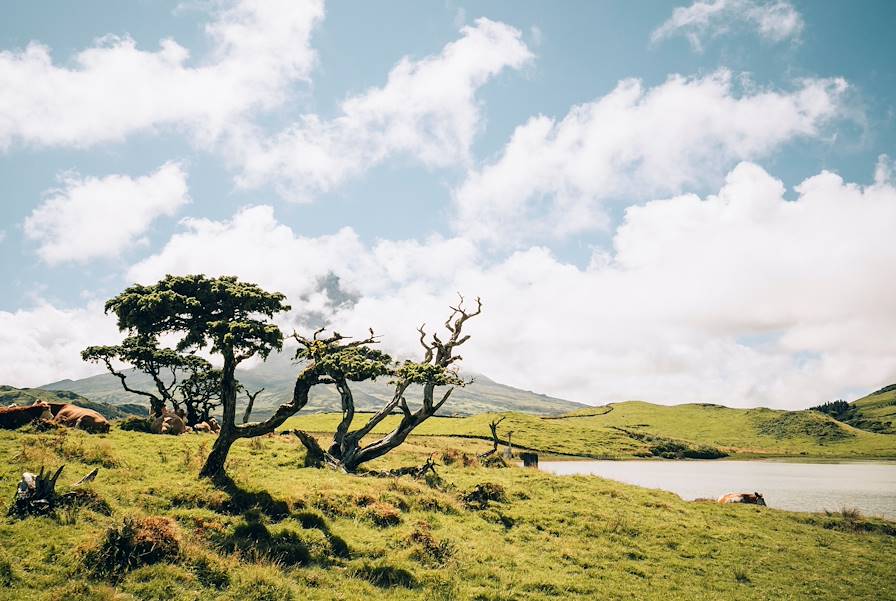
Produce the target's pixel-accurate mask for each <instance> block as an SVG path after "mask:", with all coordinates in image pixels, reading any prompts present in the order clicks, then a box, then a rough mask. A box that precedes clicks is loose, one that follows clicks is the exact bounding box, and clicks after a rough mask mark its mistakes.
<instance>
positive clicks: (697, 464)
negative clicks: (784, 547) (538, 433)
mask: <svg viewBox="0 0 896 601" xmlns="http://www.w3.org/2000/svg"><path fill="white" fill-rule="evenodd" d="M540 467H541V469H543V470H545V471H548V472H551V473H554V474H561V475H572V474H592V475H595V476H601V477H603V478H609V479H612V480H618V481H620V482H627V483H628V484H636V485H638V486H644V487H647V488H661V489H663V490H668V491H672V492H674V493H676V494H678V495H679V496H680V497H682V498H684V499H688V500H691V499H697V498H712V499H715V498H718V497H720V496H722V495H724V494H727V493H730V492H754V491H758V492H760V493H762V494H763V496H764V497H765V502H766V503H767V504H768V506H769V507H776V508H778V509H787V510H790V511H824V510H825V509H829V510H839V509H841V508H843V507H849V508H853V507H854V508H856V509H858V510H859V511H861V512H862V513H863V514H865V515H870V516H881V517H886V518H889V519H891V520H896V463H883V462H881V463H879V462H870V461H867V462H865V461H862V462H859V461H856V462H842V463H790V462H784V461H769V460H764V461H543V462H541V465H540Z"/></svg>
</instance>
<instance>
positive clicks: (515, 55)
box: [230, 18, 532, 201]
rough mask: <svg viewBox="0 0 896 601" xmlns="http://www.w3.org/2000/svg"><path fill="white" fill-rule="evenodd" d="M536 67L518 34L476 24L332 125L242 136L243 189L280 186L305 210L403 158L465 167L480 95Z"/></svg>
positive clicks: (396, 71) (311, 120) (237, 156)
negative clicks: (312, 199)
mask: <svg viewBox="0 0 896 601" xmlns="http://www.w3.org/2000/svg"><path fill="white" fill-rule="evenodd" d="M531 59H532V54H531V52H530V51H529V49H528V48H527V47H526V45H525V44H524V43H523V42H522V40H521V37H520V32H519V31H518V30H516V29H514V28H512V27H510V26H508V25H505V24H503V23H499V22H495V21H490V20H488V19H485V18H480V19H477V20H476V22H475V24H474V25H470V26H464V27H463V28H461V37H460V38H459V39H457V40H456V41H453V42H451V43H449V44H447V45H446V46H445V47H444V48H443V49H442V51H441V52H440V53H439V54H437V55H434V56H429V57H426V58H423V59H420V60H412V59H411V58H409V57H404V58H402V59H401V60H400V61H399V62H398V64H397V65H396V66H395V67H394V68H393V69H392V70H391V71H390V73H389V76H388V78H387V80H386V83H385V85H383V86H382V87H376V88H371V89H369V90H367V91H365V92H363V93H361V94H358V95H355V96H351V97H349V98H347V99H346V100H345V101H344V102H342V104H341V106H340V112H341V114H340V115H339V116H337V117H335V118H333V119H323V118H321V117H320V116H318V115H315V114H308V115H304V116H303V117H302V119H301V120H300V121H298V122H296V123H294V124H293V125H291V126H290V127H289V128H287V129H286V130H285V131H283V132H281V133H279V134H277V135H276V136H273V137H269V138H266V137H264V136H263V134H260V133H259V132H258V131H256V130H254V129H252V128H243V129H242V130H241V131H235V132H234V135H233V138H232V139H231V144H230V145H231V153H232V155H233V159H234V161H235V162H236V163H237V164H238V165H240V167H241V169H242V174H241V176H240V177H239V179H238V182H239V183H240V184H241V185H242V186H245V187H253V186H258V185H261V184H264V183H268V182H271V181H273V182H275V183H276V184H277V186H278V189H279V190H280V192H281V193H282V194H283V195H284V196H286V197H288V198H291V199H294V200H300V201H301V200H307V199H308V198H309V195H310V194H311V193H313V192H315V191H326V190H329V189H331V188H333V187H334V186H336V185H338V184H339V183H341V182H342V181H344V180H345V179H346V178H348V177H350V176H352V175H354V174H357V173H359V172H362V171H364V170H365V169H367V168H369V167H371V166H373V165H376V164H377V163H380V162H382V161H383V160H385V159H386V158H388V157H391V156H395V155H405V156H409V157H412V158H413V159H415V160H418V161H420V162H421V163H423V164H424V165H426V166H445V165H449V164H455V163H465V162H467V161H468V160H469V149H470V145H471V143H472V139H473V137H474V135H475V134H476V132H477V131H478V129H479V128H480V127H481V122H482V117H481V114H480V106H479V103H478V102H477V100H476V92H477V90H478V89H479V87H481V86H482V85H483V84H485V83H486V82H487V81H488V80H489V79H491V78H492V77H494V76H496V75H497V74H498V73H500V72H501V71H503V70H504V69H507V68H510V69H519V68H520V67H522V66H523V65H525V64H526V63H527V62H529V61H530V60H531Z"/></svg>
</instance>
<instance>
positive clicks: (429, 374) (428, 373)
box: [394, 361, 464, 386]
mask: <svg viewBox="0 0 896 601" xmlns="http://www.w3.org/2000/svg"><path fill="white" fill-rule="evenodd" d="M394 376H395V380H397V381H400V382H408V383H410V384H435V385H436V386H463V385H464V381H463V378H461V377H460V375H459V374H458V373H457V371H456V370H454V369H450V368H446V367H442V366H440V365H434V364H432V363H417V362H415V361H404V362H403V363H402V364H401V365H400V366H399V367H398V369H396V370H395V374H394Z"/></svg>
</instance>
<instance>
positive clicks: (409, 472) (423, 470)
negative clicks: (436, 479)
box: [364, 455, 438, 480]
mask: <svg viewBox="0 0 896 601" xmlns="http://www.w3.org/2000/svg"><path fill="white" fill-rule="evenodd" d="M364 473H365V475H367V476H376V477H379V478H397V477H400V476H410V477H411V478H413V479H414V480H419V479H420V478H424V477H425V476H426V474H429V473H432V474H433V475H435V476H438V474H437V473H436V462H435V461H433V459H432V455H430V456H429V459H427V460H426V463H424V464H423V465H415V466H410V467H399V468H396V469H394V470H387V471H379V470H369V471H367V472H364Z"/></svg>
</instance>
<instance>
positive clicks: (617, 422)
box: [285, 401, 896, 459]
mask: <svg viewBox="0 0 896 601" xmlns="http://www.w3.org/2000/svg"><path fill="white" fill-rule="evenodd" d="M503 415H506V419H505V420H504V421H503V422H502V423H501V425H500V427H499V435H501V436H502V439H503V438H505V437H506V433H507V432H508V431H510V432H513V436H512V442H513V443H514V444H515V445H517V446H520V447H525V448H529V449H535V450H537V451H540V452H543V453H556V454H568V455H579V456H583V457H594V458H607V459H624V458H631V457H644V456H663V455H664V454H665V456H677V455H682V454H685V456H695V457H699V456H701V455H700V452H701V451H706V450H707V449H717V450H720V451H722V452H724V453H727V454H728V455H731V456H735V457H737V456H741V457H762V456H767V457H788V456H790V457H827V458H835V457H853V458H855V457H890V458H891V457H896V436H893V435H891V434H876V433H871V432H866V431H864V430H859V429H857V428H854V427H852V426H849V425H847V424H843V423H840V422H838V421H836V420H834V419H832V418H830V417H828V416H826V415H823V414H820V413H818V412H815V411H774V410H771V409H730V408H727V407H721V406H718V405H703V404H690V405H675V406H671V407H667V406H662V405H653V404H650V403H643V402H638V401H630V402H625V403H613V404H611V405H607V406H605V407H593V408H589V409H585V410H582V411H578V412H575V413H572V414H569V415H567V416H565V417H557V418H555V417H547V418H544V417H537V416H532V415H523V414H503ZM362 417H363V416H359V417H358V419H359V420H360V419H361V418H362ZM495 418H496V415H495V414H480V415H474V416H470V417H465V418H433V419H430V420H429V421H427V422H426V423H424V424H423V425H422V426H421V427H420V428H419V429H418V430H417V432H418V433H420V434H426V435H435V436H458V437H473V438H488V437H489V436H490V434H489V428H488V424H489V422H490V421H491V420H493V419H495ZM390 419H397V418H390ZM338 421H339V416H338V415H335V414H318V415H308V416H302V417H296V418H292V419H291V420H290V421H289V422H287V424H286V426H285V427H297V428H301V429H304V430H308V431H311V432H332V431H333V430H334V428H335V426H336V423H337V422H338ZM392 425H393V423H392V422H391V421H389V420H386V421H384V422H383V423H382V424H380V425H379V426H378V428H377V429H376V430H375V431H376V432H386V431H388V430H389V429H391V426H392Z"/></svg>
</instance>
